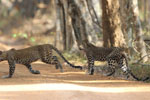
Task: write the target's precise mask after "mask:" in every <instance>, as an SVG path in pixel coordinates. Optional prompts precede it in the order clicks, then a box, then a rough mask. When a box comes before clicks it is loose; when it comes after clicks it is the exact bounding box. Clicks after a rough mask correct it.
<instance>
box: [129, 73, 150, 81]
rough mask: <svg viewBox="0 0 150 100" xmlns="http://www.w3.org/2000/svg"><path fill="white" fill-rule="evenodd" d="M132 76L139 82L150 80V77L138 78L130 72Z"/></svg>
mask: <svg viewBox="0 0 150 100" xmlns="http://www.w3.org/2000/svg"><path fill="white" fill-rule="evenodd" d="M130 75H131V76H132V77H133V78H134V79H136V80H137V81H146V80H148V79H149V77H145V78H138V77H136V76H135V75H134V74H133V73H132V72H131V71H130Z"/></svg>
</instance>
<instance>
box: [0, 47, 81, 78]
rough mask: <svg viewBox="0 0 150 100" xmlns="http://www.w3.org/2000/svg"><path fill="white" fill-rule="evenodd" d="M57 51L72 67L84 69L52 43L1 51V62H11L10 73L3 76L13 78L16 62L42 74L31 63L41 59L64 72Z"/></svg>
mask: <svg viewBox="0 0 150 100" xmlns="http://www.w3.org/2000/svg"><path fill="white" fill-rule="evenodd" d="M53 51H55V52H56V53H57V54H58V55H59V56H60V57H61V58H62V59H63V60H64V61H65V62H66V63H67V64H68V65H69V66H71V67H72V68H78V69H81V70H82V67H81V66H74V65H73V64H71V63H70V62H69V61H68V60H66V58H65V57H64V56H63V55H62V53H61V52H60V51H59V50H58V49H57V48H56V47H54V46H53V45H51V44H42V45H35V46H31V47H28V48H24V49H18V50H16V49H14V48H12V49H10V50H6V51H0V62H1V61H8V64H9V74H8V75H5V76H2V78H11V77H12V76H13V74H14V71H15V65H16V64H22V65H25V66H26V67H27V69H28V70H29V71H30V72H31V73H32V74H40V71H39V70H33V69H32V66H31V63H32V62H35V61H37V60H40V61H42V62H44V63H46V64H52V65H55V67H56V69H60V71H61V72H63V68H62V65H61V63H60V61H59V60H58V57H57V56H56V55H54V54H53Z"/></svg>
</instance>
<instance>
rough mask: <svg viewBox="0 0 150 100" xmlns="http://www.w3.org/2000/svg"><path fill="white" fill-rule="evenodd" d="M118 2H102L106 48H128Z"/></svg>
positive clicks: (109, 0) (105, 0)
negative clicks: (122, 28)
mask: <svg viewBox="0 0 150 100" xmlns="http://www.w3.org/2000/svg"><path fill="white" fill-rule="evenodd" d="M119 9H120V5H119V1H118V0H102V28H103V41H104V47H111V46H119V47H124V46H126V42H125V39H124V35H123V32H122V30H121V20H120V14H119V12H118V11H119Z"/></svg>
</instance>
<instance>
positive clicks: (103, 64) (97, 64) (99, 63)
mask: <svg viewBox="0 0 150 100" xmlns="http://www.w3.org/2000/svg"><path fill="white" fill-rule="evenodd" d="M106 64H107V62H106V61H104V62H101V61H95V62H94V65H95V66H105V65H106Z"/></svg>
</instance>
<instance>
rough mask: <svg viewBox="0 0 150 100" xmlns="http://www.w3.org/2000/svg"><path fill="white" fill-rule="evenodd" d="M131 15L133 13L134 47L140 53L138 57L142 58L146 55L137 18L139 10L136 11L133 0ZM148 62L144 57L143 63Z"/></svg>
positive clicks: (135, 1) (135, 0)
mask: <svg viewBox="0 0 150 100" xmlns="http://www.w3.org/2000/svg"><path fill="white" fill-rule="evenodd" d="M132 13H133V25H134V28H135V35H136V42H137V43H136V46H137V49H138V51H139V52H140V56H141V57H143V56H145V55H147V52H146V47H145V42H144V41H143V37H142V36H143V30H142V26H141V22H140V18H139V9H138V1H137V0H133V6H132ZM146 61H148V57H144V59H143V62H146Z"/></svg>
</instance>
